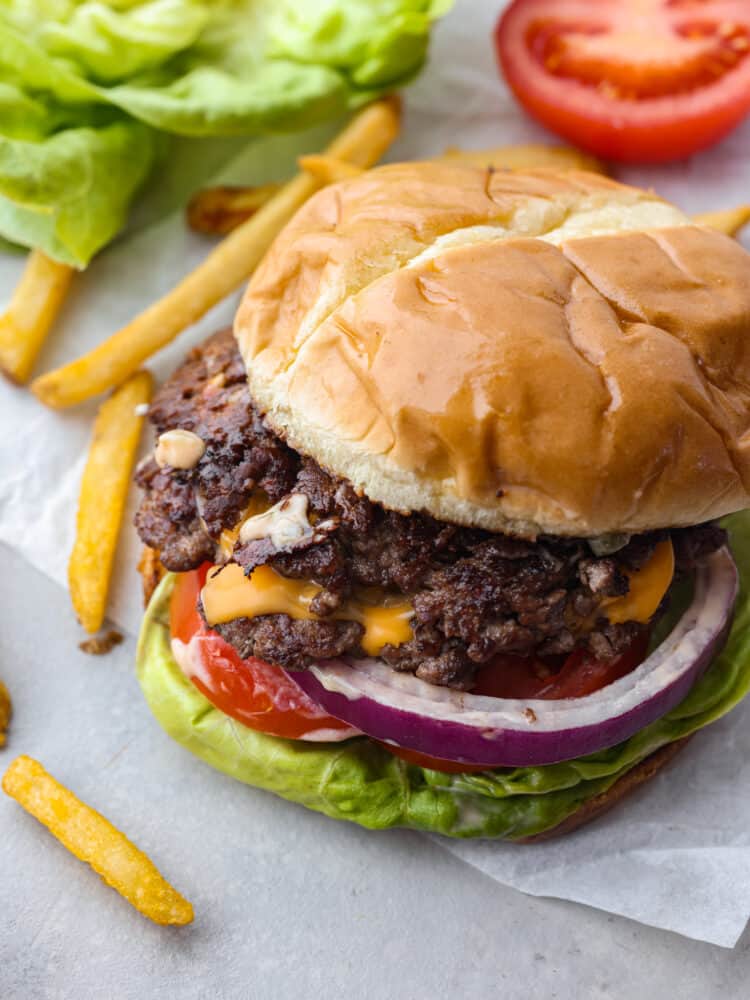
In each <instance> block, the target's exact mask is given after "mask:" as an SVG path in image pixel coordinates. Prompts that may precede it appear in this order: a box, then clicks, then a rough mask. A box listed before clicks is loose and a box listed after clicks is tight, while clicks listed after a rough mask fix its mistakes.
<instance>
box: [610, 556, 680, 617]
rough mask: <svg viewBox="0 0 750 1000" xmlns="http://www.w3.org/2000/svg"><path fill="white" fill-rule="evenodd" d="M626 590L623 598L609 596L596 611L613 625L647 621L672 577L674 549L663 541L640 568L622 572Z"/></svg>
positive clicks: (657, 605)
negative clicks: (624, 576) (627, 588)
mask: <svg viewBox="0 0 750 1000" xmlns="http://www.w3.org/2000/svg"><path fill="white" fill-rule="evenodd" d="M624 573H625V575H626V576H627V578H628V581H629V583H630V590H629V591H628V593H627V594H625V595H624V596H623V597H610V598H608V599H607V600H605V601H603V602H602V604H601V607H600V611H602V612H603V614H605V615H606V617H607V618H608V619H609V621H611V622H612V624H613V625H618V624H620V623H621V622H647V621H649V620H650V619H651V618H652V617H653V615H654V613H655V612H656V609H657V608H658V607H659V605H660V604H661V601H662V598H663V597H664V595H665V594H666V592H667V588H668V587H669V585H670V583H671V582H672V577H673V576H674V550H673V548H672V543H671V542H670V541H669V539H667V540H666V541H664V542H659V544H658V545H657V546H656V548H655V549H654V553H653V555H652V556H651V558H650V559H649V561H648V562H647V563H646V564H645V566H641V568H640V569H636V570H624Z"/></svg>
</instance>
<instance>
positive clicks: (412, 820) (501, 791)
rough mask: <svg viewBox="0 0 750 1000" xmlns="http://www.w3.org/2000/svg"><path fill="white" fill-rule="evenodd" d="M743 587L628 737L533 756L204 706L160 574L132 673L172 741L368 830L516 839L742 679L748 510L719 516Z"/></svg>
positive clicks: (731, 694) (169, 583) (747, 642)
mask: <svg viewBox="0 0 750 1000" xmlns="http://www.w3.org/2000/svg"><path fill="white" fill-rule="evenodd" d="M726 526H727V527H728V528H729V531H730V539H731V547H732V551H733V553H734V557H735V561H736V562H737V567H738V569H739V572H740V579H741V590H740V596H739V599H738V603H737V609H736V614H735V619H734V624H733V627H732V631H731V633H730V636H729V639H728V642H727V645H726V646H725V648H724V650H723V652H722V653H721V654H720V656H719V657H718V658H717V659H716V660H715V661H714V663H713V664H712V665H711V667H710V668H709V669H708V671H707V672H706V673H705V674H704V675H703V677H702V678H701V679H700V680H699V681H698V682H697V683H696V684H695V686H694V687H693V689H692V690H691V692H690V694H689V695H688V696H687V698H685V700H684V701H683V702H682V703H681V704H680V705H678V706H677V707H676V708H675V709H673V710H672V711H671V712H669V713H668V714H667V715H665V716H664V717H663V718H661V719H659V720H657V721H656V722H653V723H651V725H649V726H647V727H646V728H645V729H643V730H641V731H640V732H639V733H636V735H635V736H632V737H631V738H630V739H629V740H626V741H625V742H624V743H621V744H619V745H618V746H616V747H612V748H610V749H609V750H603V751H600V752H599V753H595V754H590V755H589V756H587V757H581V758H579V759H577V760H571V761H566V762H564V763H561V764H548V765H545V766H542V767H517V768H497V769H495V770H492V771H485V772H482V773H480V774H463V775H449V774H442V773H440V772H437V771H431V770H427V769H424V768H420V767H416V766H414V765H412V764H407V763H405V762H404V761H401V760H399V759H398V758H396V757H394V756H393V755H392V754H390V753H388V752H387V751H386V750H384V749H382V748H381V747H380V746H378V745H377V744H375V743H373V742H372V741H371V740H369V739H367V738H365V737H360V738H357V739H353V740H349V741H347V742H345V743H336V744H320V743H306V742H304V741H301V740H297V741H295V740H283V739H278V738H276V737H273V736H267V735H265V734H264V733H258V732H255V731H254V730H252V729H248V728H247V727H245V726H243V725H241V724H240V723H238V722H235V721H234V720H233V719H230V718H229V717H228V716H226V715H224V713H223V712H220V711H219V710H218V709H216V708H214V707H213V706H212V705H211V704H210V703H209V702H208V701H207V700H206V699H205V698H204V697H203V696H202V695H201V694H200V692H199V691H198V690H197V688H195V686H194V685H193V684H192V683H191V682H190V681H189V680H187V679H186V678H185V677H184V675H183V674H182V672H181V671H180V669H179V667H178V666H177V664H176V662H175V660H174V658H173V656H172V653H171V649H170V643H169V616H168V609H169V597H170V594H171V591H172V587H173V580H174V578H173V577H170V576H168V577H166V578H165V580H164V581H163V582H162V584H161V585H160V587H159V589H158V590H157V592H156V593H155V594H154V597H153V599H152V601H151V603H150V605H149V608H148V611H147V612H146V617H145V620H144V623H143V629H142V632H141V637H140V641H139V646H138V665H137V670H138V679H139V681H140V684H141V687H142V689H143V693H144V695H145V697H146V700H147V701H148V704H149V706H150V707H151V710H152V712H153V713H154V715H155V716H156V718H157V720H158V721H159V723H160V724H161V725H162V726H163V727H164V729H165V730H166V731H167V732H168V733H169V735H170V736H172V737H173V738H174V739H175V740H177V741H178V743H181V744H182V745H183V746H184V747H186V748H187V749H188V750H191V751H192V752H193V753H194V754H196V755H197V756H198V757H200V758H202V759H203V760H204V761H206V762H207V763H208V764H210V765H211V766H212V767H215V768H216V769H217V770H219V771H223V772H224V773H225V774H228V775H230V776H231V777H233V778H237V779H238V780H239V781H243V782H245V783H246V784H249V785H255V786H257V787H258V788H263V789H266V790H268V791H271V792H275V793H276V794H277V795H281V796H283V797H284V798H286V799H290V800H291V801H293V802H299V803H301V804H302V805H305V806H307V807H308V808H309V809H314V810H316V811H317V812H322V813H325V815H327V816H331V817H333V818H334V819H346V820H350V821H352V822H355V823H359V824H361V825H362V826H365V827H369V828H371V829H384V828H386V827H391V826H405V827H412V828H414V829H418V830H429V831H432V832H434V833H442V834H445V835H447V836H450V837H505V838H509V839H517V838H520V837H527V836H531V835H532V834H535V833H541V832H542V831H544V830H548V829H551V828H552V827H554V826H557V824H558V823H561V822H562V821H563V820H564V819H565V818H566V817H567V816H569V815H570V814H571V813H573V812H575V811H576V809H578V808H579V806H581V805H582V804H583V803H584V802H585V801H586V800H587V799H589V798H591V797H593V796H595V795H598V794H600V793H601V792H603V791H606V789H608V788H609V787H610V786H611V785H612V784H614V782H615V781H617V779H618V778H620V777H621V776H622V775H623V774H625V773H626V772H627V771H628V770H630V769H631V768H632V767H633V766H634V765H635V764H637V763H638V762H639V761H641V760H643V758H644V757H647V756H648V755H649V754H651V753H653V752H654V751H655V750H658V749H659V748H660V747H662V746H665V745H666V744H668V743H671V742H673V741H674V740H678V739H681V738H682V737H683V736H688V735H690V734H691V733H694V732H696V730H698V729H701V728H702V727H703V726H706V725H708V724H709V723H711V722H713V721H715V720H716V719H718V718H720V717H721V716H722V715H725V714H726V713H727V712H728V711H729V710H730V709H731V708H732V707H733V706H734V705H736V704H737V703H738V702H739V701H740V700H741V699H742V698H743V697H744V696H745V695H746V694H747V692H748V689H749V688H750V514H749V513H747V512H745V513H742V514H736V515H733V516H732V517H730V518H727V520H726Z"/></svg>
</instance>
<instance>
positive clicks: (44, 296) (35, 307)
mask: <svg viewBox="0 0 750 1000" xmlns="http://www.w3.org/2000/svg"><path fill="white" fill-rule="evenodd" d="M72 277H73V268H72V267H68V265H67V264H60V263H58V262H57V261H56V260H52V258H51V257H48V256H47V255H46V254H44V253H42V251H41V250H32V251H31V253H30V254H29V256H28V258H27V260H26V266H25V267H24V269H23V274H22V275H21V280H20V281H19V282H18V285H17V286H16V290H15V292H14V293H13V298H12V299H11V301H10V305H9V306H8V308H7V310H6V311H5V312H4V313H3V314H2V316H0V371H2V372H4V373H5V375H7V376H8V378H10V379H12V380H13V381H14V382H19V383H24V382H27V381H28V379H29V377H30V375H31V370H32V368H33V367H34V362H35V361H36V359H37V356H38V354H39V352H40V351H41V349H42V346H43V344H44V341H45V340H46V339H47V334H48V333H49V331H50V329H51V327H52V324H53V323H54V322H55V319H56V318H57V314H58V313H59V311H60V308H61V306H62V304H63V302H64V301H65V296H66V294H67V292H68V286H69V285H70V279H71V278H72Z"/></svg>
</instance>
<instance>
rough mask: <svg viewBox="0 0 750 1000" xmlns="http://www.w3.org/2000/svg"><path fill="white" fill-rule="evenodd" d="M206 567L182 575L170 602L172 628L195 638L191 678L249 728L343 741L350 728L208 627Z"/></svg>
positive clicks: (283, 675) (284, 677)
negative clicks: (203, 606)
mask: <svg viewBox="0 0 750 1000" xmlns="http://www.w3.org/2000/svg"><path fill="white" fill-rule="evenodd" d="M209 569H210V565H209V564H208V563H206V564H205V565H204V566H203V567H202V568H201V569H199V570H193V571H191V572H189V573H180V574H179V575H178V576H177V579H176V581H175V587H174V591H173V592H172V599H171V603H170V610H169V616H170V631H171V634H172V637H173V638H175V639H180V640H181V641H182V642H185V643H189V642H191V641H192V642H195V643H196V644H197V646H198V649H197V651H196V652H197V654H198V655H199V656H200V670H199V671H198V673H199V675H200V676H198V675H194V676H192V677H191V678H190V679H191V680H192V682H193V684H195V686H196V687H197V688H198V690H199V691H200V692H201V694H203V695H204V696H205V697H206V698H207V699H208V700H209V701H210V702H211V704H212V705H215V706H216V708H218V709H220V710H221V711H222V712H224V713H225V714H226V715H229V716H231V717H232V718H233V719H237V721H238V722H241V723H242V724H243V725H245V726H249V727H250V728H251V729H257V730H259V731H260V732H263V733H270V734H271V735H273V736H283V737H286V738H287V739H317V740H324V739H325V738H326V736H327V735H328V734H329V733H330V734H331V736H330V738H331V739H336V740H338V739H341V738H343V736H344V735H345V734H346V733H347V732H349V734H350V735H354V734H353V733H352V732H350V726H349V725H348V724H347V723H345V722H341V720H340V719H334V718H333V717H332V716H330V715H327V714H326V713H325V712H324V711H323V710H322V709H321V708H320V707H319V706H318V705H317V704H316V703H315V702H314V701H313V700H312V698H310V697H309V695H307V694H305V692H304V691H303V690H302V689H301V688H300V687H299V686H298V685H297V684H295V683H294V681H293V680H292V679H291V678H290V677H289V676H288V675H287V674H286V673H285V672H284V671H283V670H282V669H281V667H277V666H273V665H272V664H270V663H265V662H264V661H263V660H257V659H255V658H254V657H250V658H248V659H246V660H243V659H241V658H240V656H239V655H238V654H237V652H236V651H235V649H234V647H232V646H230V645H229V643H228V642H225V641H224V639H222V638H221V636H220V635H218V633H216V632H213V631H212V630H211V629H209V628H207V626H206V625H205V623H204V622H203V619H202V618H201V616H200V615H199V613H198V608H197V605H198V598H199V596H200V591H201V588H202V586H203V584H204V582H205V579H206V573H207V572H208V570H209Z"/></svg>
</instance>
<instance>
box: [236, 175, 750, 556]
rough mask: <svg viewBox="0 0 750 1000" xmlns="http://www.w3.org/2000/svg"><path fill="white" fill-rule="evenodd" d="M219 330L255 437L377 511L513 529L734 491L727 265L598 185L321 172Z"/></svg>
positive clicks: (600, 520)
mask: <svg viewBox="0 0 750 1000" xmlns="http://www.w3.org/2000/svg"><path fill="white" fill-rule="evenodd" d="M235 333H236V335H237V338H238V340H239V344H240V348H241V350H242V353H243V357H244V360H245V364H246V367H247V372H248V379H249V383H250V390H251V393H252V395H253V397H254V399H255V401H256V403H257V404H258V406H259V407H260V409H261V410H262V411H263V412H264V413H265V414H266V419H267V420H268V423H269V424H270V425H271V427H272V428H273V429H274V430H275V431H276V432H277V433H279V434H280V435H282V436H284V437H285V438H286V439H287V440H288V441H289V443H290V444H291V445H292V446H293V447H294V448H296V449H297V450H298V451H301V452H303V453H305V454H309V455H311V456H312V457H313V458H315V459H316V460H317V461H318V462H319V463H320V464H321V465H322V466H323V467H325V468H327V469H328V470H330V471H331V472H333V473H335V474H337V475H339V476H342V477H345V478H347V479H348V480H350V481H351V482H352V483H353V484H354V485H355V487H357V488H358V489H360V490H362V491H363V492H364V493H365V494H366V495H367V496H368V497H370V498H371V499H372V500H374V501H377V502H379V503H381V504H383V505H385V506H387V507H390V508H394V509H397V510H403V511H412V510H424V511H428V512H429V513H431V514H433V515H434V516H435V517H437V518H440V519H442V520H447V521H454V522H457V523H460V524H467V525H475V526H479V527H483V528H487V529H490V530H493V531H505V532H510V533H517V534H521V535H525V536H530V537H533V536H535V535H537V534H538V533H540V532H544V533H550V534H556V535H583V536H593V535H600V534H604V533H609V532H620V531H624V532H637V531H644V530H648V529H652V528H659V527H674V526H679V525H688V524H695V523H698V522H701V521H705V520H707V519H709V518H714V517H718V516H719V515H722V514H725V513H728V512H730V511H733V510H736V509H739V508H741V507H745V506H748V505H749V504H750V496H749V495H748V491H749V490H750V435H749V432H748V428H749V427H750V255H749V254H748V253H747V252H746V251H745V250H743V249H742V247H740V246H739V245H738V244H737V243H735V242H734V241H733V240H731V239H729V238H728V237H726V236H722V235H720V234H718V233H715V232H711V231H709V230H707V229H703V228H701V227H698V226H695V225H691V224H690V222H689V220H688V219H687V218H686V217H685V216H684V215H683V214H682V213H681V212H680V211H679V210H678V209H676V208H674V207H673V206H671V205H669V204H667V203H666V202H664V201H662V200H660V199H659V198H657V197H656V196H655V195H653V194H651V193H647V192H644V191H639V190H637V189H635V188H630V187H625V186H623V185H620V184H617V183H615V182H614V181H611V180H608V179H606V178H603V177H600V176H598V175H594V174H588V173H583V172H574V171H573V172H568V173H555V172H550V171H547V170H537V171H531V172H529V173H525V174H520V173H515V172H501V171H497V172H492V171H487V170H484V169H480V168H477V167H472V166H464V165H452V164H448V163H409V164H396V165H393V166H387V167H382V168H379V169H377V170H372V171H369V172H367V173H365V174H363V175H362V176H361V177H358V178H355V179H353V180H349V181H345V182H343V183H340V184H335V185H332V186H331V187H328V188H326V189H324V190H323V191H321V192H319V193H318V194H317V195H315V196H314V197H313V198H311V199H310V201H309V202H308V203H307V204H306V205H305V206H304V207H303V208H302V209H301V210H300V211H299V212H298V213H297V215H296V216H295V217H294V218H293V219H292V221H291V222H290V223H289V225H288V226H287V227H286V228H285V229H284V230H283V231H282V233H281V234H280V235H279V237H278V238H277V240H276V241H275V243H274V245H273V246H272V248H271V250H270V251H269V253H268V255H267V257H266V259H265V260H264V262H263V264H262V265H261V267H260V268H259V269H258V271H257V272H256V274H255V275H254V277H253V279H252V280H251V282H250V285H249V287H248V289H247V292H246V294H245V297H244V299H243V302H242V304H241V306H240V309H239V312H238V314H237V319H236V323H235Z"/></svg>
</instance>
